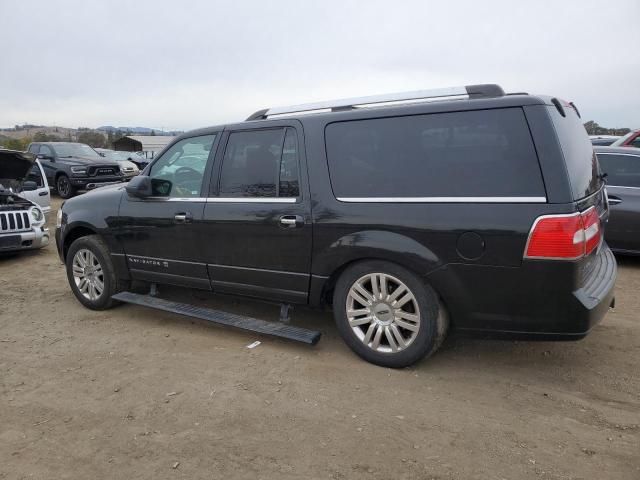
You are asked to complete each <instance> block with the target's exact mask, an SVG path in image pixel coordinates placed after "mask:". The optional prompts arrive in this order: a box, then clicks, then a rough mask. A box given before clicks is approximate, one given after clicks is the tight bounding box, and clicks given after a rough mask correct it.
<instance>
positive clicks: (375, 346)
mask: <svg viewBox="0 0 640 480" xmlns="http://www.w3.org/2000/svg"><path fill="white" fill-rule="evenodd" d="M376 327H377V328H376V334H375V336H374V337H373V341H372V342H371V348H373V349H374V350H377V349H378V347H379V346H380V338H381V337H382V330H383V327H382V326H381V325H376Z"/></svg>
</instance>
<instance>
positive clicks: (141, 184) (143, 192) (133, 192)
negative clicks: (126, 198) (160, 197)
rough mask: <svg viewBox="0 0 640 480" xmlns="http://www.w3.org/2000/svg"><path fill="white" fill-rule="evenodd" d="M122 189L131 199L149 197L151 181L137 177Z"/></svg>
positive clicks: (140, 176) (143, 177) (147, 178)
mask: <svg viewBox="0 0 640 480" xmlns="http://www.w3.org/2000/svg"><path fill="white" fill-rule="evenodd" d="M124 189H125V190H126V191H127V193H128V194H129V195H130V196H131V197H137V198H146V197H150V196H151V195H152V191H151V179H150V178H149V177H147V176H142V175H138V176H137V177H133V178H132V179H131V180H129V182H128V183H127V185H126V186H125V187H124Z"/></svg>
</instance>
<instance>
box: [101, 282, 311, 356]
mask: <svg viewBox="0 0 640 480" xmlns="http://www.w3.org/2000/svg"><path fill="white" fill-rule="evenodd" d="M112 298H113V299H114V300H118V301H120V302H124V303H133V304H134V305H141V306H143V307H150V308H155V309H158V310H164V311H165V312H172V313H177V314H179V315H185V316H187V317H193V318H199V319H201V320H207V321H209V322H212V323H217V324H219V325H225V326H227V327H234V328H241V329H243V330H249V331H252V332H257V333H261V334H264V335H272V336H274V337H280V338H286V339H287V340H294V341H296V342H302V343H307V344H309V345H315V344H316V343H318V340H320V335H321V334H320V332H317V331H315V330H309V329H306V328H300V327H294V326H291V325H284V324H282V323H276V322H267V321H265V320H260V319H257V318H252V317H245V316H244V315H236V314H234V313H228V312H222V311H220V310H212V309H210V308H204V307H197V306H195V305H189V304H188V303H178V302H171V301H169V300H163V299H161V298H158V297H152V296H150V295H141V294H138V293H133V292H120V293H117V294H115V295H113V297H112Z"/></svg>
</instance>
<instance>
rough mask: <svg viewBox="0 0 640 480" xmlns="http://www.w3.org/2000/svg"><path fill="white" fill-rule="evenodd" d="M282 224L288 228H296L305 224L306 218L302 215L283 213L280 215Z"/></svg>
mask: <svg viewBox="0 0 640 480" xmlns="http://www.w3.org/2000/svg"><path fill="white" fill-rule="evenodd" d="M280 225H282V226H283V227H287V228H296V227H301V226H303V225H304V218H302V217H301V216H300V215H283V216H282V217H280Z"/></svg>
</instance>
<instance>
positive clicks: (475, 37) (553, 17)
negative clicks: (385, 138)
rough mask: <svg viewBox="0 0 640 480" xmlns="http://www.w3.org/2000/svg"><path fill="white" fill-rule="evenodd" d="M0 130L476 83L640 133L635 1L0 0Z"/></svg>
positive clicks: (157, 122) (208, 121) (235, 112)
mask: <svg viewBox="0 0 640 480" xmlns="http://www.w3.org/2000/svg"><path fill="white" fill-rule="evenodd" d="M0 18H2V26H1V27H0V126H2V127H10V126H13V125H15V124H21V123H25V122H26V123H35V124H46V125H59V126H67V127H78V126H86V127H98V126H101V125H114V126H147V127H152V128H162V127H164V128H165V129H180V130H182V129H191V128H197V127H202V126H207V125H215V124H218V123H224V122H231V121H237V120H242V119H244V118H246V117H247V116H248V115H249V114H250V113H252V112H253V111H255V110H258V109H260V108H264V107H269V106H278V105H283V104H284V105H287V104H293V103H302V102H310V101H316V100H324V99H330V98H341V97H351V96H362V95H372V94H377V93H385V92H398V91H406V90H416V89H423V88H433V87H442V86H456V85H467V84H473V83H499V84H501V85H502V86H503V87H504V88H505V90H507V91H527V92H534V93H545V94H551V95H555V96H558V97H561V98H564V99H566V100H570V101H574V102H575V103H576V104H577V106H578V108H579V109H580V111H581V113H582V114H583V118H584V119H585V120H587V119H593V120H595V121H597V122H598V123H600V124H601V125H603V126H609V127H614V126H619V127H625V126H628V127H639V128H640V60H638V46H640V23H639V21H640V1H638V0H626V1H625V0H618V1H615V0H609V1H602V0H600V1H587V0H579V1H562V2H561V1H548V2H545V1H535V2H534V1H528V2H517V1H504V2H501V1H496V2H491V1H487V0H485V1H469V2H464V1H455V2H452V1H442V0H440V1H428V0H424V1H409V0H407V1H404V0H386V1H372V0H360V1H347V0H336V1H330V0H322V1H317V2H315V1H314V2H312V1H295V0H293V1H267V0H255V1H248V0H247V1H243V0H231V1H230V0H225V1H212V0H210V1H189V0H183V1H175V0H174V1H165V0H155V1H146V0H135V1H131V0H128V1H104V0H101V1H92V0H84V1H61V0H58V1H56V0H40V1H33V0H0Z"/></svg>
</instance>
